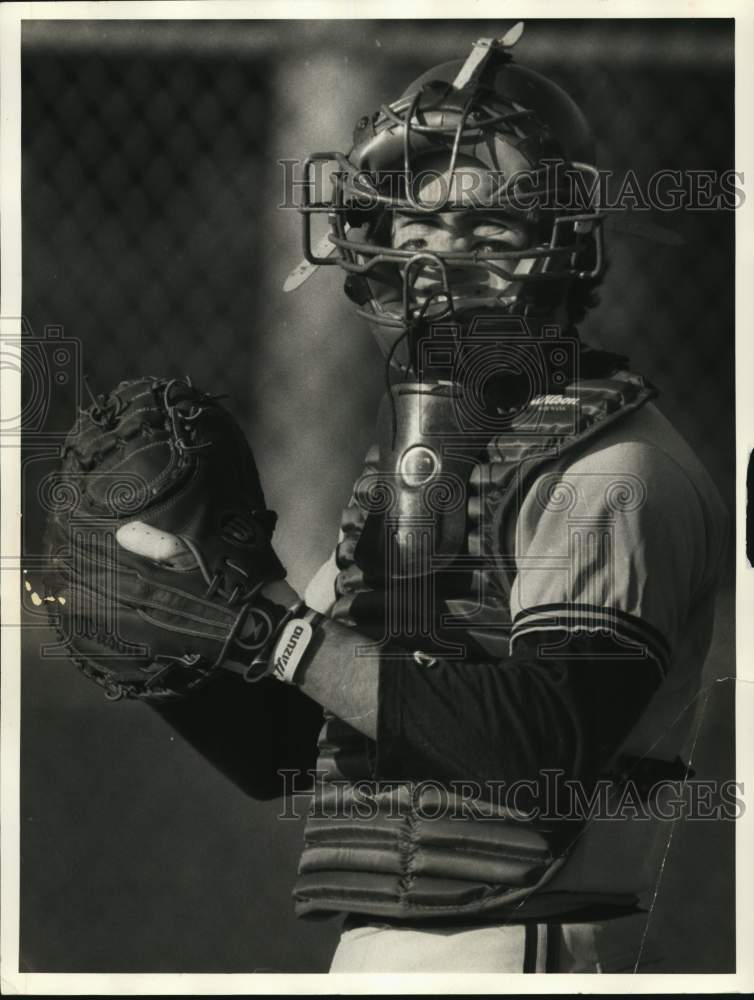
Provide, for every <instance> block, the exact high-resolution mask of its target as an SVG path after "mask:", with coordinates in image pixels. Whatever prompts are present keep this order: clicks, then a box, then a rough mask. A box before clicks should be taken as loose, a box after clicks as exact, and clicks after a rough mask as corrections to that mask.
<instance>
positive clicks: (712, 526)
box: [49, 27, 725, 972]
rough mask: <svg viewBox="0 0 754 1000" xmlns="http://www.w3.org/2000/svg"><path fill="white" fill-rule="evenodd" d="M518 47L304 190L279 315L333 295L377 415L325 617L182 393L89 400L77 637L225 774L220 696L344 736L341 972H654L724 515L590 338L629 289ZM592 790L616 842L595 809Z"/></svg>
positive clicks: (454, 76)
mask: <svg viewBox="0 0 754 1000" xmlns="http://www.w3.org/2000/svg"><path fill="white" fill-rule="evenodd" d="M519 35H520V28H518V27H517V28H516V29H513V30H512V31H511V32H509V33H508V35H507V36H505V38H503V39H502V40H500V41H498V40H495V39H480V40H479V41H478V42H476V43H475V45H474V46H473V47H472V50H471V53H470V54H469V55H468V57H467V58H466V59H465V60H459V61H456V62H451V63H446V64H443V65H441V66H436V67H434V68H432V69H430V70H429V71H428V72H426V73H424V74H423V75H422V76H420V77H419V78H418V79H417V80H415V81H414V82H413V83H411V84H410V85H409V86H408V87H407V88H406V90H405V91H404V92H403V93H402V94H401V95H400V96H399V97H398V98H397V99H396V100H395V101H393V102H392V103H390V104H385V105H382V106H381V107H380V108H378V109H376V110H375V111H374V112H373V113H369V114H365V115H364V116H363V117H362V118H361V119H360V120H359V122H358V123H357V125H356V128H355V131H354V134H353V143H352V145H351V147H350V149H349V151H348V152H346V153H339V152H336V153H333V152H324V153H314V154H312V155H311V156H310V157H309V158H308V159H307V161H306V166H305V171H306V181H307V183H306V185H305V187H304V192H305V195H306V197H305V200H304V203H303V205H302V206H301V208H302V217H303V228H304V243H305V248H306V250H305V256H306V260H305V261H304V262H303V263H302V264H301V265H300V266H299V267H298V268H296V270H295V271H294V272H293V273H292V275H291V277H290V278H289V280H288V282H287V283H286V290H289V291H290V290H293V289H294V288H296V287H298V286H300V285H301V284H303V282H304V281H306V280H307V279H309V278H311V277H312V275H313V274H314V272H315V271H317V270H318V269H319V268H322V269H323V270H324V269H326V268H330V267H339V268H340V269H341V270H342V271H343V273H344V275H345V290H346V293H347V295H348V296H349V298H350V299H351V300H352V301H353V302H354V304H355V307H356V311H357V313H358V315H359V316H360V317H362V319H363V320H365V321H366V322H367V323H368V324H369V326H370V327H371V329H372V330H373V332H374V334H375V335H376V337H377V339H378V341H379V343H380V345H381V347H382V349H383V352H384V356H385V368H384V373H385V382H386V385H385V397H384V400H383V404H382V406H381V408H380V412H379V415H378V419H377V427H376V433H375V442H374V446H373V447H372V448H371V449H370V451H369V453H368V455H367V456H366V460H365V468H364V473H363V475H362V476H361V477H360V478H359V480H358V482H357V483H356V484H355V486H354V489H353V492H352V495H351V497H350V499H349V500H348V502H347V503H346V506H345V509H344V511H343V516H342V520H341V530H340V534H339V538H338V540H337V544H336V546H335V548H334V551H333V554H332V556H331V558H330V559H329V560H328V561H327V563H326V564H325V565H324V566H323V567H322V569H321V570H320V571H319V572H318V573H317V574H316V576H315V578H314V579H313V580H312V582H311V584H310V586H309V587H308V588H307V590H306V593H305V600H302V599H301V597H300V595H298V594H297V593H296V592H295V591H294V590H293V589H292V588H291V587H290V586H289V584H288V583H287V582H286V581H285V579H284V577H285V572H284V570H283V568H282V566H281V565H280V563H279V561H278V559H277V558H276V556H275V554H274V551H273V549H272V545H271V538H272V532H273V528H274V526H275V515H274V514H273V513H272V512H271V511H269V510H268V509H267V507H266V504H265V500H264V496H263V493H262V489H261V486H260V483H259V478H258V475H257V471H256V467H255V463H254V459H253V457H252V454H251V451H250V449H249V446H248V444H247V443H246V441H245V439H244V437H243V435H242V433H241V432H240V430H239V428H238V426H237V424H236V423H235V421H234V420H233V418H232V417H231V415H230V414H229V412H228V411H227V410H226V409H225V408H224V407H223V406H222V405H221V403H220V402H219V401H218V398H217V397H215V396H212V395H208V394H207V393H206V392H203V391H201V390H200V389H199V388H198V387H197V386H195V385H194V384H193V383H192V382H191V381H190V380H189V379H188V378H187V379H184V380H181V381H166V380H161V379H154V378H145V379H142V380H138V381H135V382H129V383H123V384H121V385H120V386H119V387H117V388H116V389H115V390H114V391H113V392H111V393H110V394H108V395H106V396H103V397H101V398H99V399H97V400H96V401H95V403H94V404H93V406H92V407H91V408H90V409H89V410H88V411H87V412H86V413H85V414H84V415H83V416H82V418H81V421H80V423H79V425H78V426H77V428H76V429H75V430H74V432H73V433H72V434H71V436H70V437H69V439H68V442H67V445H66V448H65V459H64V464H63V469H62V472H61V476H62V479H61V483H64V484H66V485H67V486H68V487H69V490H68V492H69V494H70V497H71V498H72V499H71V502H70V503H66V504H64V505H61V509H59V510H57V511H56V512H55V514H54V516H53V517H52V518H51V520H50V525H49V549H50V557H51V562H52V564H53V566H54V568H55V579H54V580H53V581H52V583H51V586H54V587H55V588H57V590H56V592H57V593H62V594H63V595H64V596H65V598H66V603H65V604H64V605H61V606H60V607H57V608H56V610H57V613H58V614H59V618H58V622H57V624H58V628H59V629H60V631H61V639H62V641H64V642H65V643H67V645H68V648H69V649H70V655H71V657H72V658H73V659H75V661H76V662H77V663H78V664H79V666H80V667H81V669H82V670H83V671H84V672H85V673H86V674H87V675H88V676H90V677H91V678H93V679H94V680H96V681H97V682H98V683H100V684H102V685H103V686H104V688H105V691H106V693H108V695H109V696H111V697H120V696H127V697H136V698H142V699H146V700H149V701H150V702H152V703H153V704H158V703H159V705H160V710H164V709H165V706H166V705H168V706H169V705H171V704H175V705H177V706H179V707H178V715H180V712H181V709H180V705H185V706H190V709H189V712H188V714H186V715H185V716H184V717H183V718H184V724H183V731H184V732H185V733H186V735H187V738H189V739H190V740H192V741H193V742H194V743H195V744H196V745H197V746H199V747H200V748H203V749H204V750H205V752H208V753H210V755H211V756H213V759H216V760H220V757H221V756H222V755H220V754H218V753H217V752H216V750H215V751H213V750H211V749H208V748H207V732H206V731H204V732H203V731H202V724H201V720H202V716H203V711H202V707H203V706H208V705H210V704H211V699H212V698H213V697H215V698H217V695H215V696H213V694H212V692H213V691H215V692H218V691H225V694H224V695H223V697H225V698H226V703H227V704H230V703H231V702H232V701H233V700H234V699H236V697H237V692H238V690H240V689H243V691H244V692H246V691H251V692H252V694H253V693H257V694H260V697H261V694H262V693H263V692H265V697H266V696H267V695H268V694H269V696H270V697H272V695H271V694H270V692H271V691H272V690H287V691H297V692H298V693H299V695H300V694H301V693H302V694H303V695H305V696H306V698H307V701H308V704H310V705H313V706H314V707H315V709H316V711H317V712H319V711H320V707H321V710H322V712H323V714H324V725H323V726H322V730H321V734H320V738H319V759H318V765H317V776H316V781H315V784H314V800H313V804H312V809H311V814H310V816H309V819H308V822H307V826H306V831H305V844H304V849H303V854H302V857H301V861H300V865H299V877H298V881H297V884H296V888H295V892H294V895H295V901H296V907H297V912H298V913H299V914H301V915H318V914H320V915H321V914H327V913H334V912H337V913H344V914H346V915H347V920H346V924H345V926H344V932H343V935H342V938H341V942H340V945H339V947H338V950H337V952H336V955H335V959H334V961H333V966H332V968H333V970H335V971H471V972H479V971H499V972H520V971H537V970H538V971H544V970H550V971H569V970H570V971H585V970H591V971H599V970H601V969H602V970H605V971H619V970H625V969H631V968H634V966H635V964H637V963H638V960H639V957H640V953H641V948H642V944H641V941H642V938H643V930H644V927H645V923H646V905H647V893H648V892H651V890H652V887H653V885H654V881H655V879H656V874H657V870H658V865H659V860H660V858H661V855H662V847H663V844H664V843H665V842H666V839H667V827H665V828H663V824H662V823H661V822H660V821H659V820H658V819H657V815H656V812H655V813H653V814H652V815H651V816H650V817H649V818H643V817H639V818H637V815H636V813H637V811H639V808H640V807H639V805H637V803H649V802H651V801H652V800H653V796H654V797H655V798H656V792H655V791H653V789H655V788H656V786H657V785H658V783H659V782H661V781H662V780H664V779H668V778H671V779H673V778H682V777H683V775H684V773H685V768H684V765H683V760H684V740H685V738H686V735H687V732H688V719H687V718H686V717H685V716H684V717H680V716H679V713H680V712H681V709H682V707H683V706H684V705H686V704H688V703H689V701H690V700H691V699H693V695H694V693H695V692H696V691H697V690H698V687H699V683H700V676H701V669H702V665H703V662H704V658H705V656H706V652H707V649H708V647H709V642H710V636H711V629H712V622H713V608H714V605H713V598H714V592H715V584H716V579H717V573H718V567H719V561H720V554H721V552H722V548H723V543H724V539H725V515H724V510H723V507H722V503H721V501H720V498H719V496H718V493H717V491H716V489H715V487H714V485H713V484H712V482H711V481H710V479H709V477H708V476H707V474H706V472H705V471H704V469H703V468H702V466H701V465H700V463H699V462H698V460H697V459H696V457H695V456H694V455H693V453H692V452H691V450H690V449H689V447H688V445H687V444H686V443H685V442H684V441H683V439H682V438H681V437H680V435H679V434H678V433H677V432H676V431H675V430H674V429H673V427H672V426H671V425H670V424H669V423H668V422H667V421H666V420H665V419H664V418H663V417H662V416H661V414H660V413H659V411H658V410H657V409H656V408H655V406H654V403H653V399H654V397H655V396H656V391H655V389H654V388H653V387H652V385H651V384H650V383H649V382H647V381H646V380H645V379H644V378H643V377H642V376H640V375H639V374H637V373H635V372H633V371H632V370H631V368H630V367H629V363H628V360H627V359H626V358H624V357H621V356H618V355H616V354H611V353H608V352H605V351H600V350H597V349H594V348H591V347H588V346H587V345H585V344H583V343H582V342H581V340H580V337H579V334H578V329H577V324H578V323H579V321H580V320H581V319H582V318H583V316H584V314H585V313H586V311H587V310H588V309H589V308H591V307H592V306H593V305H594V304H595V295H594V292H595V289H596V288H597V286H598V284H599V282H600V280H601V277H602V274H603V272H604V267H605V252H604V245H603V233H602V229H603V226H602V224H603V220H604V216H603V213H601V211H600V208H599V204H598V203H597V198H596V193H595V192H596V186H595V184H594V180H595V178H596V176H597V170H596V167H595V157H594V149H593V141H592V137H591V134H590V130H589V127H588V125H587V122H586V120H585V118H584V116H583V114H582V113H581V111H580V110H579V108H578V107H577V106H576V105H575V103H574V102H573V101H572V100H571V98H570V97H569V96H568V95H567V94H566V93H565V92H564V91H563V90H562V89H561V88H560V87H559V86H557V85H556V84H555V83H553V82H552V81H550V80H548V79H546V78H545V77H543V76H541V75H540V74H538V73H535V72H533V71H531V70H529V69H526V68H524V67H521V66H519V65H517V64H516V63H515V62H514V61H513V55H512V51H511V49H512V46H513V44H514V43H515V42H516V40H517V38H518V36H519ZM321 170H324V171H325V173H326V175H328V176H331V177H332V194H331V196H329V197H328V198H326V199H325V200H322V201H317V200H316V198H315V196H314V192H315V191H316V190H319V189H321V188H322V187H324V188H327V185H320V184H318V183H316V180H317V177H316V175H317V172H318V171H321ZM317 215H322V216H324V217H325V218H326V220H327V225H328V234H327V238H326V240H325V241H324V242H323V243H321V244H320V245H318V246H315V245H313V241H312V238H311V233H312V225H311V223H312V217H313V216H317ZM323 277H324V276H323V275H322V274H320V275H319V277H318V279H317V280H320V279H323ZM203 388H210V387H203ZM211 388H214V387H211ZM283 530H284V529H283ZM61 588H62V589H61ZM231 675H235V677H234V678H233V685H232V686H228V679H229V678H230V677H231ZM279 682H283V683H282V684H281V683H279ZM220 700H222V699H220ZM208 711H209V709H208ZM178 715H177V716H176V718H177V717H178ZM681 715H682V713H681ZM310 721H311V720H310ZM316 721H317V724H318V723H319V721H320V720H319V718H317V720H316ZM309 731H311V729H309ZM220 735H222V734H220ZM212 738H213V739H214V740H217V738H218V734H217V732H216V731H215V732H214V734H213V737H212ZM223 760H224V761H225V763H221V766H225V765H226V763H227V760H228V754H226V755H225V757H224V758H223ZM278 766H279V763H278ZM603 786H604V787H607V789H608V791H607V793H606V794H607V798H606V800H605V802H604V803H603V805H606V806H609V807H610V808H612V809H613V812H614V815H613V816H612V818H611V819H608V820H607V821H605V820H604V819H601V818H600V817H595V816H594V815H592V813H590V811H589V809H585V808H584V803H585V801H586V802H590V801H594V800H593V799H592V798H591V796H592V793H593V792H594V790H595V789H596V788H602V787H603ZM627 789H628V790H629V791H630V794H631V796H632V798H631V801H632V803H633V805H634V807H635V808H634V809H633V812H632V811H631V810H625V809H624V810H623V811H621V804H623V805H624V806H625V796H626V794H627V791H626V790H627ZM616 817H617V818H616Z"/></svg>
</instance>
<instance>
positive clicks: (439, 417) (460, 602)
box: [294, 356, 655, 920]
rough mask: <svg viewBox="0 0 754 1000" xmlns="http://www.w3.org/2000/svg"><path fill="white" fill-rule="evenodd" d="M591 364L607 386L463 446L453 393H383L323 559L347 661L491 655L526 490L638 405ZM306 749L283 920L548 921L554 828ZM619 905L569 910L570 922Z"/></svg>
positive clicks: (418, 388) (634, 392)
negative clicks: (313, 773)
mask: <svg viewBox="0 0 754 1000" xmlns="http://www.w3.org/2000/svg"><path fill="white" fill-rule="evenodd" d="M601 357H605V358H606V360H605V362H604V366H603V367H604V370H606V371H607V372H608V373H609V375H608V377H598V378H587V379H584V378H582V379H581V380H579V382H577V383H574V384H572V385H569V386H567V387H565V388H563V389H562V390H561V391H559V392H553V393H551V394H548V395H543V396H540V397H538V398H535V399H533V400H532V401H531V403H530V405H529V406H527V407H526V408H525V409H523V410H521V411H519V412H518V413H516V414H514V415H512V416H511V418H510V419H509V420H505V419H502V418H498V420H497V425H496V426H494V427H492V428H491V429H490V428H489V427H488V428H487V429H486V430H485V429H484V428H483V429H482V431H481V432H479V430H477V431H475V432H470V431H469V428H468V426H467V424H466V423H465V422H466V421H467V418H468V415H469V413H468V410H469V407H470V406H472V405H473V400H472V401H469V400H468V399H466V398H464V395H463V393H462V391H461V389H460V388H459V387H458V386H457V385H454V384H452V383H448V382H435V383H432V382H421V383H404V384H402V385H398V386H395V387H394V388H393V394H392V395H393V398H392V401H391V400H390V399H387V400H386V401H384V403H383V406H382V409H381V412H380V417H379V420H378V439H379V440H378V444H377V445H376V446H375V447H373V448H372V449H371V451H370V452H369V455H368V456H367V462H366V469H365V471H364V473H363V475H362V476H361V478H360V480H359V482H358V483H357V484H356V487H355V489H354V493H353V496H352V498H351V502H350V503H349V505H348V507H347V508H346V510H345V511H344V513H343V517H342V522H341V538H340V543H339V545H338V549H337V566H338V570H339V573H338V576H337V580H336V585H335V589H336V595H335V597H336V599H335V603H334V605H333V607H332V610H331V616H332V618H333V619H335V620H337V621H339V622H341V623H343V624H345V625H349V626H352V627H354V628H356V629H357V630H358V631H359V633H360V634H361V635H362V636H364V637H365V638H366V642H365V643H364V645H362V646H361V647H360V648H359V650H358V653H359V654H360V655H364V656H369V655H372V656H374V655H379V656H380V657H401V658H405V656H406V653H407V652H409V653H411V654H413V656H414V659H415V660H416V663H414V662H412V663H411V668H412V669H416V668H417V664H421V663H422V662H426V660H428V659H430V658H431V657H433V656H434V657H440V656H441V657H445V658H450V659H452V658H454V657H456V658H460V657H462V656H465V657H467V658H470V659H471V660H472V661H473V660H477V661H479V660H487V661H489V660H494V659H500V658H505V657H506V656H507V655H508V635H509V630H510V609H509V594H510V586H511V583H512V579H513V575H514V573H515V565H514V560H513V557H512V556H513V533H514V528H515V523H516V517H517V513H518V509H519V506H520V504H521V502H522V501H523V499H524V497H525V496H526V493H527V490H528V488H529V486H530V485H531V483H532V482H533V480H534V478H535V477H536V476H537V475H539V474H540V473H541V472H542V471H543V470H544V469H545V467H546V465H547V463H548V462H552V461H553V460H555V459H559V458H561V457H562V456H563V455H564V453H568V452H573V453H574V454H575V453H576V452H577V450H578V449H579V448H581V447H583V446H585V445H586V443H587V442H589V441H591V439H592V438H594V437H595V436H596V435H599V434H600V433H602V431H603V430H605V429H606V428H607V427H610V426H612V425H613V424H614V423H615V422H616V421H618V420H621V419H623V418H624V417H625V416H626V415H627V414H629V413H631V412H632V411H634V410H636V409H637V408H639V407H640V406H642V405H643V404H644V403H645V402H646V401H647V400H649V399H650V398H652V396H654V395H655V391H654V390H653V389H652V388H651V387H650V386H649V385H648V384H647V383H645V381H644V380H643V379H642V378H641V377H640V376H637V375H634V374H631V373H629V372H626V371H622V370H617V371H616V370H615V368H616V365H615V362H614V359H613V364H612V365H610V363H609V359H610V358H613V356H609V358H608V356H601ZM478 425H479V420H478V418H477V427H478ZM354 669H358V658H357V661H356V664H355V667H354ZM319 749H320V757H319V764H318V775H317V777H318V780H317V782H316V785H315V795H314V802H313V805H312V809H311V813H310V816H309V818H308V820H307V825H306V830H305V846H304V851H303V854H302V858H301V863H300V867H299V878H298V881H297V884H296V888H295V891H294V896H295V899H296V903H297V912H298V913H299V914H300V915H301V914H307V913H314V912H317V911H332V910H338V911H349V912H355V913H359V912H360V913H365V914H373V915H377V916H382V917H387V918H390V919H399V920H400V919H408V920H425V919H427V918H443V917H445V918H454V919H459V918H460V919H463V918H464V916H466V917H468V918H471V919H475V920H479V919H492V920H495V919H501V918H502V917H505V916H506V915H508V916H510V915H511V914H516V918H517V919H524V918H525V917H529V918H530V917H533V916H537V917H540V916H545V915H547V913H548V912H550V913H552V912H562V911H563V908H564V903H563V893H562V892H555V893H553V892H550V893H549V894H548V891H547V890H548V886H550V885H551V883H552V882H553V880H554V879H555V878H556V876H557V874H558V873H559V872H560V871H561V869H562V868H563V866H564V865H565V864H567V856H568V852H567V850H564V849H563V847H562V843H563V841H562V836H561V835H560V834H559V833H558V831H557V830H554V829H546V828H543V827H542V826H541V825H536V824H533V823H527V822H524V821H523V820H522V819H521V818H520V817H517V816H515V815H514V814H513V813H512V812H511V811H510V810H508V809H506V808H503V807H502V806H499V805H493V804H492V803H489V804H488V806H489V808H488V809H487V810H486V811H485V812H484V815H483V817H481V818H480V817H479V816H475V815H471V814H469V811H468V810H465V809H464V808H463V806H462V804H460V803H459V802H458V801H457V800H456V799H455V798H454V795H453V794H451V792H450V791H448V790H445V791H443V790H442V789H439V788H438V787H437V786H436V785H435V784H433V783H426V782H425V783H411V782H401V783H395V784H391V785H390V786H389V787H387V786H384V785H381V784H378V783H376V782H374V781H373V780H372V779H373V778H374V761H375V745H374V743H373V742H372V741H370V740H368V739H367V738H365V737H364V736H362V735H361V734H360V733H358V732H357V731H356V730H354V729H353V728H351V727H350V726H349V725H347V724H346V723H344V722H343V721H341V720H339V719H337V718H335V717H329V718H327V721H326V723H325V726H324V728H323V730H322V733H321V737H320V744H319ZM569 825H570V826H572V825H573V824H569ZM572 834H573V831H571V834H570V836H572ZM592 895H594V894H592ZM633 902H634V899H633V898H632V897H631V896H630V895H626V894H619V895H618V896H615V895H612V896H611V895H610V894H607V895H603V896H602V897H601V898H599V899H594V898H590V899H583V898H581V899H579V898H578V893H575V894H574V895H573V907H575V908H578V907H579V906H584V905H589V904H595V903H596V904H606V905H623V906H628V905H632V903H633ZM565 908H566V909H568V908H569V906H568V905H566V907H565Z"/></svg>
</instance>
